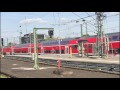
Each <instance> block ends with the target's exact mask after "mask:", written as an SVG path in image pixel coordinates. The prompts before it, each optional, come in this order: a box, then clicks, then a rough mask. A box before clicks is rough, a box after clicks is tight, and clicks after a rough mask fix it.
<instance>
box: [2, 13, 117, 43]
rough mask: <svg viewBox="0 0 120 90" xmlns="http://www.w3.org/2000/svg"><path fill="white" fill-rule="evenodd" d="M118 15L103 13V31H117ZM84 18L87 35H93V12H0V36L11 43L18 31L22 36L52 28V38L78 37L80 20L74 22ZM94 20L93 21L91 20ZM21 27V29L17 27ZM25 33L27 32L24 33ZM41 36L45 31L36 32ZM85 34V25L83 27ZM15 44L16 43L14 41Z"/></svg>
mask: <svg viewBox="0 0 120 90" xmlns="http://www.w3.org/2000/svg"><path fill="white" fill-rule="evenodd" d="M118 14H119V13H118V12H105V15H106V16H107V18H106V19H105V20H104V28H105V29H104V31H105V32H106V33H107V32H118V31H119V15H118ZM89 15H92V17H88V18H85V20H86V21H87V22H90V23H88V33H89V34H91V35H93V34H94V32H95V29H96V28H95V27H94V26H93V25H91V24H95V20H94V19H95V18H96V16H95V12H1V36H2V37H3V38H5V39H6V38H9V40H11V41H13V37H16V38H15V39H17V38H18V36H19V35H20V33H19V32H20V30H22V33H23V34H22V35H24V34H26V33H30V32H32V30H33V28H34V27H37V28H54V37H59V35H60V37H62V38H64V37H78V36H80V24H81V23H83V22H82V21H81V20H80V22H79V23H76V22H75V21H74V20H78V19H80V18H84V17H87V16H89ZM93 18H94V19H93ZM19 26H21V27H19ZM26 31H27V32H26ZM38 33H41V34H48V31H47V30H42V31H38ZM83 33H84V34H85V24H84V26H83ZM15 42H18V40H16V41H15Z"/></svg>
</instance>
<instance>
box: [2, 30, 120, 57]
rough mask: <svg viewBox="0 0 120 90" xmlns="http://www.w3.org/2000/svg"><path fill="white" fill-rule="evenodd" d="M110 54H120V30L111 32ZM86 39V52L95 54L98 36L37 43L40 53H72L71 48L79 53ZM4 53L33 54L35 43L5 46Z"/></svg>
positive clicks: (109, 35) (74, 52)
mask: <svg viewBox="0 0 120 90" xmlns="http://www.w3.org/2000/svg"><path fill="white" fill-rule="evenodd" d="M107 35H108V37H109V54H111V53H118V54H120V32H117V33H109V34H107ZM82 39H85V40H86V41H87V42H85V43H84V45H83V46H84V48H85V50H84V52H85V53H88V54H89V55H92V54H93V44H95V43H96V36H90V37H84V38H74V39H61V40H51V41H42V42H41V43H38V44H37V53H38V54H59V53H61V54H70V48H72V54H78V41H79V40H82ZM2 51H3V54H4V55H5V54H31V53H34V44H19V45H14V46H9V47H4V48H3V50H2Z"/></svg>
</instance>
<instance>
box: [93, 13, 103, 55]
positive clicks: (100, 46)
mask: <svg viewBox="0 0 120 90" xmlns="http://www.w3.org/2000/svg"><path fill="white" fill-rule="evenodd" d="M103 13H104V12H95V14H96V20H97V27H98V30H97V31H98V37H97V45H98V46H97V48H98V55H99V56H101V57H103V29H102V27H103V19H104V15H103Z"/></svg>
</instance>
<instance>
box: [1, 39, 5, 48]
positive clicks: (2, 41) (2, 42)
mask: <svg viewBox="0 0 120 90" xmlns="http://www.w3.org/2000/svg"><path fill="white" fill-rule="evenodd" d="M1 44H2V46H4V40H3V38H1Z"/></svg>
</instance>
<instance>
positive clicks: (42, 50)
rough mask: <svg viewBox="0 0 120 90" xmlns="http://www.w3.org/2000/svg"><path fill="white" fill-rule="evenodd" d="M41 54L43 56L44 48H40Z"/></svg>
mask: <svg viewBox="0 0 120 90" xmlns="http://www.w3.org/2000/svg"><path fill="white" fill-rule="evenodd" d="M41 54H44V48H43V46H41Z"/></svg>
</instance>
